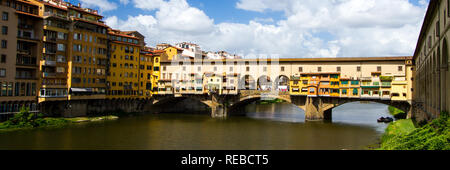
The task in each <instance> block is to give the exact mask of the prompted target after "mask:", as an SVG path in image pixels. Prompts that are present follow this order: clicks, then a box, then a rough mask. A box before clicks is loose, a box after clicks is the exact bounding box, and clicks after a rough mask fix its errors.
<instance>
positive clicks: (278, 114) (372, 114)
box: [246, 102, 390, 132]
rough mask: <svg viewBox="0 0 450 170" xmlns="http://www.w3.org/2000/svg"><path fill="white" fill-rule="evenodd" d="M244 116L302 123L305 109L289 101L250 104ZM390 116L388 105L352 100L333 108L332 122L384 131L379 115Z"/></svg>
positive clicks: (384, 126) (383, 124)
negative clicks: (379, 121) (378, 120)
mask: <svg viewBox="0 0 450 170" xmlns="http://www.w3.org/2000/svg"><path fill="white" fill-rule="evenodd" d="M246 112H247V113H246V116H247V117H250V118H254V119H265V120H271V121H282V122H290V123H304V122H305V111H303V110H302V109H300V108H299V107H297V106H295V105H293V104H290V103H274V104H251V105H248V106H247V107H246ZM387 116H390V114H389V110H388V106H387V105H384V104H379V103H374V102H368V103H362V102H353V103H347V104H344V105H342V106H338V107H336V108H334V109H333V113H332V123H335V124H349V125H358V126H368V127H372V128H375V129H376V130H377V131H379V132H384V129H385V128H386V127H387V125H388V124H385V123H378V122H377V121H376V120H377V119H378V118H380V117H387Z"/></svg>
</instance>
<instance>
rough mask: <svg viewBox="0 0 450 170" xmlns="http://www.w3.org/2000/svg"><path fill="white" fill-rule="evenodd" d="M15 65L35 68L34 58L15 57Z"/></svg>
mask: <svg viewBox="0 0 450 170" xmlns="http://www.w3.org/2000/svg"><path fill="white" fill-rule="evenodd" d="M16 64H17V65H29V66H37V64H36V58H35V57H17V59H16Z"/></svg>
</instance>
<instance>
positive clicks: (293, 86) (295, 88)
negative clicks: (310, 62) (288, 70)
mask: <svg viewBox="0 0 450 170" xmlns="http://www.w3.org/2000/svg"><path fill="white" fill-rule="evenodd" d="M289 87H290V89H289V94H290V95H293V96H299V95H301V92H300V90H301V81H300V76H299V75H293V76H291V78H290V82H289Z"/></svg>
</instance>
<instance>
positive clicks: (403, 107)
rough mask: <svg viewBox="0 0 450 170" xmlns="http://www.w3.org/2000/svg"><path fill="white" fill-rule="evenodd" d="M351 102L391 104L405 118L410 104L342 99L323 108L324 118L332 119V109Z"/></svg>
mask: <svg viewBox="0 0 450 170" xmlns="http://www.w3.org/2000/svg"><path fill="white" fill-rule="evenodd" d="M351 103H361V104H368V103H377V104H382V105H385V106H392V107H395V108H397V109H399V110H401V111H403V112H405V118H406V116H407V114H408V113H409V112H410V110H411V104H409V103H408V102H406V101H405V102H404V101H398V102H396V101H388V100H347V101H344V102H342V103H339V104H334V105H330V106H328V107H325V108H324V117H325V119H326V120H331V119H332V114H333V112H332V110H333V109H335V108H339V107H342V106H344V105H347V104H351Z"/></svg>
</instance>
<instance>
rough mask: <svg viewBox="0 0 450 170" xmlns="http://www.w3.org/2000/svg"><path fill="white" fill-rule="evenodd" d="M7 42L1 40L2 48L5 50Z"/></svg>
mask: <svg viewBox="0 0 450 170" xmlns="http://www.w3.org/2000/svg"><path fill="white" fill-rule="evenodd" d="M7 47H8V42H7V41H6V40H2V48H7Z"/></svg>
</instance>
